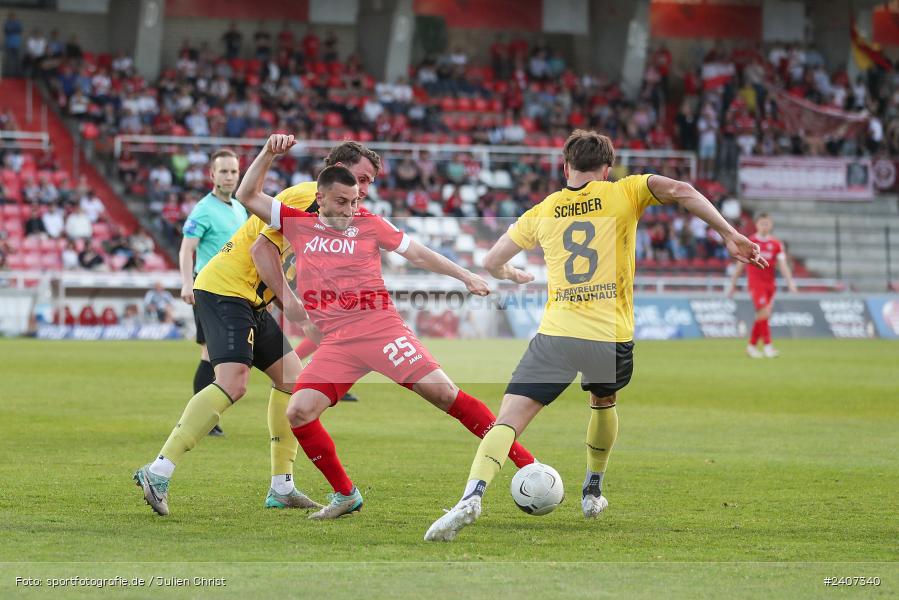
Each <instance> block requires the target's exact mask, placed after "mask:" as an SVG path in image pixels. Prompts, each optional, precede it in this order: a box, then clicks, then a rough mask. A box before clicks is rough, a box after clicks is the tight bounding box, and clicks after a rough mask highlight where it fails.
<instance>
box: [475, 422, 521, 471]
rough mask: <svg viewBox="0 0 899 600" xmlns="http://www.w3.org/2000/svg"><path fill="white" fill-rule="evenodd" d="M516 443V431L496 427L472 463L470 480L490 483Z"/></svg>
mask: <svg viewBox="0 0 899 600" xmlns="http://www.w3.org/2000/svg"><path fill="white" fill-rule="evenodd" d="M514 443H515V430H514V429H512V428H511V427H509V426H508V425H495V426H494V427H493V429H491V430H490V431H488V432H487V435H485V436H484V439H483V440H481V445H480V446H478V452H477V454H476V455H475V457H474V462H472V463H471V471H470V472H469V474H468V480H469V481H471V480H479V481H483V482H485V483H488V484H489V483H490V482H491V481H493V478H494V477H496V474H497V473H499V471H500V469H502V468H503V463H505V462H506V458H507V457H508V456H509V449H510V448H511V447H512V444H514Z"/></svg>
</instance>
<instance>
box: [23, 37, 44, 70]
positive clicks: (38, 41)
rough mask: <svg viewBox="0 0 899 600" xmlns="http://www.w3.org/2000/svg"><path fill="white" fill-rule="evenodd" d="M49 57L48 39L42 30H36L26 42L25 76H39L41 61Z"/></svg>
mask: <svg viewBox="0 0 899 600" xmlns="http://www.w3.org/2000/svg"><path fill="white" fill-rule="evenodd" d="M46 55H47V38H46V37H44V34H43V33H42V32H41V30H40V29H37V28H34V29H32V30H31V34H30V35H29V36H28V39H27V40H25V74H26V75H28V76H29V77H33V76H34V75H38V74H39V73H40V69H41V61H43V60H44V57H45V56H46Z"/></svg>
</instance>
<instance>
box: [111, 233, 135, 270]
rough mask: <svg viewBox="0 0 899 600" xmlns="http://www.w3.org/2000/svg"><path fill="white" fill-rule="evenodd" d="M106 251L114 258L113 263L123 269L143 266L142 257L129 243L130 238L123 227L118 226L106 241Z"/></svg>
mask: <svg viewBox="0 0 899 600" xmlns="http://www.w3.org/2000/svg"><path fill="white" fill-rule="evenodd" d="M106 253H107V254H108V255H109V256H110V258H111V259H112V265H113V266H114V267H118V268H120V269H121V270H123V271H130V270H132V269H139V268H140V267H141V262H140V259H139V258H138V256H137V254H136V253H135V252H134V249H133V248H132V247H131V245H130V244H129V243H128V238H126V237H125V235H124V234H123V233H122V231H121V229H118V228H116V229H115V230H114V231H113V234H112V237H110V238H109V240H107V241H106Z"/></svg>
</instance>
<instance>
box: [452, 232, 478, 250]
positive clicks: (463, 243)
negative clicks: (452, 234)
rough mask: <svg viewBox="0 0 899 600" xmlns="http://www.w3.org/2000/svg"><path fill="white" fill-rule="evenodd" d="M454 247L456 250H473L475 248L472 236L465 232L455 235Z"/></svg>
mask: <svg viewBox="0 0 899 600" xmlns="http://www.w3.org/2000/svg"><path fill="white" fill-rule="evenodd" d="M454 248H455V249H456V252H474V250H475V248H476V246H475V243H474V238H473V237H472V236H470V235H468V234H467V233H463V234H460V235H458V236H456V243H455V245H454Z"/></svg>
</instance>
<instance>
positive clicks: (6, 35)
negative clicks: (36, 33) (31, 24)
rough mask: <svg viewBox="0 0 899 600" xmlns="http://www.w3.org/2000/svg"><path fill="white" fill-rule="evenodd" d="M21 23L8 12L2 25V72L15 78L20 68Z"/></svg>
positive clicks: (12, 13) (13, 14)
mask: <svg viewBox="0 0 899 600" xmlns="http://www.w3.org/2000/svg"><path fill="white" fill-rule="evenodd" d="M22 31H23V29H22V22H21V21H19V19H18V18H17V17H16V13H14V12H12V11H10V12H9V13H7V15H6V21H5V22H4V23H3V51H4V53H3V58H4V65H3V72H4V73H7V74H9V76H11V77H17V76H18V75H19V73H20V72H21V67H22Z"/></svg>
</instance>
